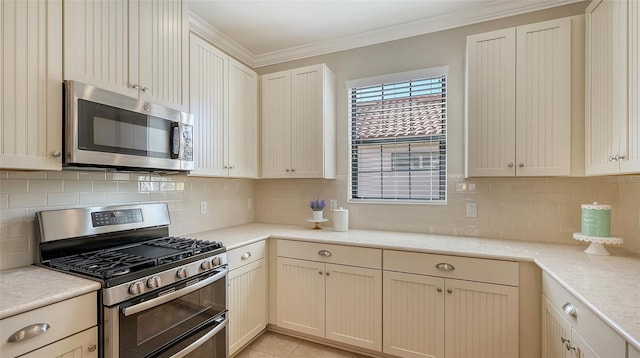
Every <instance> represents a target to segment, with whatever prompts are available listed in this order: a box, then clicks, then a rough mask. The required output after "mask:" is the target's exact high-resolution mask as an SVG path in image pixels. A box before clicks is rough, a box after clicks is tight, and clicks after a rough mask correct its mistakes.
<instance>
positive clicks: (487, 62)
mask: <svg viewBox="0 0 640 358" xmlns="http://www.w3.org/2000/svg"><path fill="white" fill-rule="evenodd" d="M515 44H516V31H515V28H511V29H506V30H499V31H494V32H490V33H485V34H478V35H473V36H469V37H467V96H466V99H467V114H466V121H467V123H466V124H467V125H466V127H467V133H466V137H467V138H466V142H467V175H468V176H513V175H515V170H516V168H515V148H516V143H515V133H516V128H515V116H516V107H515V105H516V102H515V100H516V99H515V92H516V82H515V81H516V79H515V73H516V72H515V71H516V68H515V65H516V48H515Z"/></svg>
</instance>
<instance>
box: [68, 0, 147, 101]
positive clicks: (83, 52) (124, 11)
mask: <svg viewBox="0 0 640 358" xmlns="http://www.w3.org/2000/svg"><path fill="white" fill-rule="evenodd" d="M137 28H138V8H137V2H135V1H131V2H129V1H127V0H94V1H78V0H65V1H64V79H65V80H76V81H80V82H84V83H88V84H92V85H95V86H97V87H100V88H104V89H106V90H109V91H113V92H119V93H122V94H125V95H129V96H132V97H138V90H137V89H135V88H134V87H133V86H134V85H135V84H137V83H138V63H137V58H138V39H137V36H136V35H137Z"/></svg>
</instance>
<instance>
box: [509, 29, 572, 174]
mask: <svg viewBox="0 0 640 358" xmlns="http://www.w3.org/2000/svg"><path fill="white" fill-rule="evenodd" d="M516 32H517V40H516V42H517V60H516V62H517V64H518V66H517V74H516V83H517V87H516V93H517V98H516V103H517V104H518V105H517V113H516V129H517V133H516V165H517V166H516V173H517V175H518V176H551V175H558V176H560V175H569V174H570V170H571V164H570V160H571V120H570V118H571V95H570V94H571V19H569V18H563V19H558V20H552V21H546V22H541V23H536V24H531V25H527V26H520V27H518V28H517V30H516Z"/></svg>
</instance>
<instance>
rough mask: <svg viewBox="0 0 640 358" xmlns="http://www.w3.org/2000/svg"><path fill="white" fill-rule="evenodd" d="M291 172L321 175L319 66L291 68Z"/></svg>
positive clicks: (320, 77)
mask: <svg viewBox="0 0 640 358" xmlns="http://www.w3.org/2000/svg"><path fill="white" fill-rule="evenodd" d="M291 72H292V74H291V148H292V150H291V169H293V170H294V171H293V172H292V173H291V176H292V177H294V178H320V177H322V176H323V171H322V169H323V166H324V162H323V156H324V143H323V140H322V139H323V133H324V130H323V125H324V120H323V118H324V117H323V113H324V107H323V102H324V100H323V98H324V93H323V72H322V66H310V67H304V68H299V69H295V70H293V71H291Z"/></svg>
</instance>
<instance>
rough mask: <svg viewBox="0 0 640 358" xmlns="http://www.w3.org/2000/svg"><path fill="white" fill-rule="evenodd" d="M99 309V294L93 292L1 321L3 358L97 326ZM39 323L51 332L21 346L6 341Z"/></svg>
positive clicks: (26, 341)
mask: <svg viewBox="0 0 640 358" xmlns="http://www.w3.org/2000/svg"><path fill="white" fill-rule="evenodd" d="M97 307H98V301H97V299H96V293H95V292H91V293H88V294H85V295H82V296H78V297H75V298H72V299H69V300H65V301H62V302H58V303H54V304H52V305H49V306H45V307H42V308H38V309H35V310H32V311H29V312H25V313H21V314H19V315H15V316H12V317H8V318H5V319H3V320H1V321H0V340H1V341H0V356H1V357H15V356H18V355H21V354H24V353H26V352H29V351H32V350H34V349H36V348H40V347H43V346H45V345H47V344H50V343H53V342H55V341H58V340H60V339H62V338H65V337H68V336H71V335H73V334H75V333H77V332H80V331H83V330H85V329H87V328H90V327H93V326H95V325H96V324H97V317H98V316H97ZM39 323H46V324H48V325H49V329H48V330H47V331H46V332H44V333H42V334H39V335H37V336H34V337H32V338H28V339H25V340H23V341H20V342H13V343H9V342H8V341H7V340H8V339H9V337H10V336H11V335H13V333H15V332H17V331H19V330H21V329H23V328H25V327H28V326H30V325H34V324H39Z"/></svg>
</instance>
